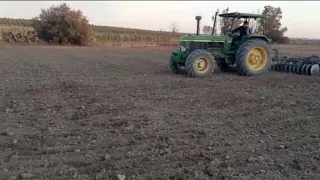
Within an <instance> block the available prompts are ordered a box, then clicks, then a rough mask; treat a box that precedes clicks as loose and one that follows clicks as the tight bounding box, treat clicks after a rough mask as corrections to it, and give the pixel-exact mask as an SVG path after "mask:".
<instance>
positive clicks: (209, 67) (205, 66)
mask: <svg viewBox="0 0 320 180" xmlns="http://www.w3.org/2000/svg"><path fill="white" fill-rule="evenodd" d="M185 67H186V71H187V74H188V75H189V76H190V77H205V76H208V75H210V74H211V73H212V71H213V70H215V69H216V67H217V66H216V62H215V59H214V57H213V56H212V54H211V53H210V52H208V51H207V50H204V49H197V50H194V51H192V52H191V53H190V54H189V55H188V57H187V59H186V63H185Z"/></svg>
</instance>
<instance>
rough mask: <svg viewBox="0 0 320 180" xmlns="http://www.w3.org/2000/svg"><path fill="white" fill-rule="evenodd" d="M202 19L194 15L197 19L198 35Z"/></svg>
mask: <svg viewBox="0 0 320 180" xmlns="http://www.w3.org/2000/svg"><path fill="white" fill-rule="evenodd" d="M201 19H202V17H201V16H196V20H197V35H199V32H200V20H201Z"/></svg>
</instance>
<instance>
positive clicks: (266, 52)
mask: <svg viewBox="0 0 320 180" xmlns="http://www.w3.org/2000/svg"><path fill="white" fill-rule="evenodd" d="M270 53H271V47H270V46H269V44H268V43H267V42H266V41H263V40H261V39H250V40H247V41H245V42H244V43H243V44H241V46H240V47H239V49H238V50H237V53H236V57H235V59H236V61H235V62H236V66H237V71H238V74H239V75H240V76H251V75H259V74H263V73H265V72H267V71H268V69H269V66H270V65H271V55H270Z"/></svg>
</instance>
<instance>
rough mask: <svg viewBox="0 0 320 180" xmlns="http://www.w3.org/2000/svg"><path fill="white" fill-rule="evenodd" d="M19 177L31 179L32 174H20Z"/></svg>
mask: <svg viewBox="0 0 320 180" xmlns="http://www.w3.org/2000/svg"><path fill="white" fill-rule="evenodd" d="M20 177H21V178H22V179H31V178H32V177H33V174H31V173H21V174H20Z"/></svg>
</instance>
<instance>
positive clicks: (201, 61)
mask: <svg viewBox="0 0 320 180" xmlns="http://www.w3.org/2000/svg"><path fill="white" fill-rule="evenodd" d="M195 65H196V70H197V71H198V72H206V71H207V70H208V69H209V63H208V61H207V59H205V58H203V57H201V58H198V59H197V60H196V61H195Z"/></svg>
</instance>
